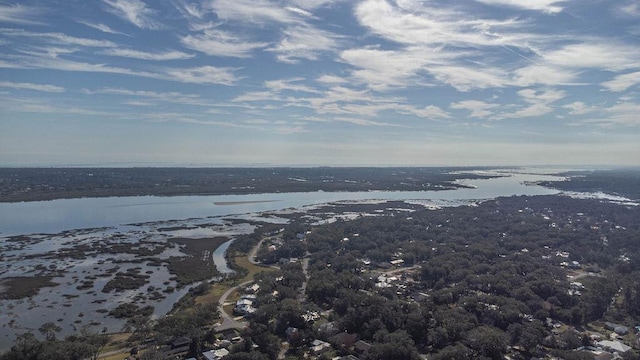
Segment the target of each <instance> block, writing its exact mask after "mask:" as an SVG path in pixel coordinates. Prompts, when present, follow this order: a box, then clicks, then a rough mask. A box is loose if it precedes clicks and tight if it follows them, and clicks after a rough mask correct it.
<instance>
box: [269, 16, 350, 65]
mask: <svg viewBox="0 0 640 360" xmlns="http://www.w3.org/2000/svg"><path fill="white" fill-rule="evenodd" d="M339 37H340V36H338V35H336V34H333V33H330V32H328V31H324V30H320V29H317V28H314V27H311V26H309V25H296V26H292V27H289V28H287V29H286V30H284V31H283V35H282V40H280V42H279V43H278V44H277V45H275V46H274V47H271V48H269V49H267V50H268V51H273V52H275V53H277V54H278V55H277V58H278V60H279V61H282V62H285V63H297V62H298V61H299V60H301V59H306V60H317V59H318V57H319V55H320V54H321V53H322V52H326V51H333V50H335V49H336V47H337V46H338V42H337V39H338V38H339Z"/></svg>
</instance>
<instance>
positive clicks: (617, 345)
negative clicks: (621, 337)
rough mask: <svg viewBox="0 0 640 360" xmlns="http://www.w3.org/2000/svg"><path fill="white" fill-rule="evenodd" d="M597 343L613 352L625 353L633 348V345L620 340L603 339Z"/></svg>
mask: <svg viewBox="0 0 640 360" xmlns="http://www.w3.org/2000/svg"><path fill="white" fill-rule="evenodd" d="M596 345H598V346H601V347H602V348H604V349H608V350H610V351H612V352H618V353H624V352H627V351H629V350H631V346H627V345H625V344H623V343H621V342H620V341H610V340H602V341H598V342H597V343H596Z"/></svg>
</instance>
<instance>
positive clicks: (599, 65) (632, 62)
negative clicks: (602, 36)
mask: <svg viewBox="0 0 640 360" xmlns="http://www.w3.org/2000/svg"><path fill="white" fill-rule="evenodd" d="M541 58H542V61H544V62H545V63H548V64H552V65H555V66H560V67H563V68H569V69H571V68H579V69H580V68H595V69H602V70H608V71H621V70H627V69H633V68H640V63H639V62H638V59H640V47H638V46H635V45H627V44H619V43H611V42H610V43H605V42H601V41H600V40H595V41H589V42H581V43H578V44H570V45H565V46H562V47H561V48H559V49H557V50H553V51H548V52H544V53H543V54H542V56H541Z"/></svg>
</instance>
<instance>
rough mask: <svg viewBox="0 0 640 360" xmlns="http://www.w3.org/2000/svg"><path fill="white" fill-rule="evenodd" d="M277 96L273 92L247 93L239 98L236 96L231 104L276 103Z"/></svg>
mask: <svg viewBox="0 0 640 360" xmlns="http://www.w3.org/2000/svg"><path fill="white" fill-rule="evenodd" d="M277 100H279V99H278V97H277V94H275V93H274V92H273V91H248V92H246V93H244V94H242V95H240V96H236V97H235V98H233V99H232V100H231V101H233V102H253V101H277Z"/></svg>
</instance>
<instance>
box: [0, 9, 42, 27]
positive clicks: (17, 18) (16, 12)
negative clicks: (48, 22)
mask: <svg viewBox="0 0 640 360" xmlns="http://www.w3.org/2000/svg"><path fill="white" fill-rule="evenodd" d="M42 13H44V11H43V9H41V8H37V7H31V6H24V5H21V4H13V5H4V4H0V23H3V22H4V23H12V24H22V25H43V24H44V23H43V22H41V21H40V20H37V18H38V17H39V16H41V15H42Z"/></svg>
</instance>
